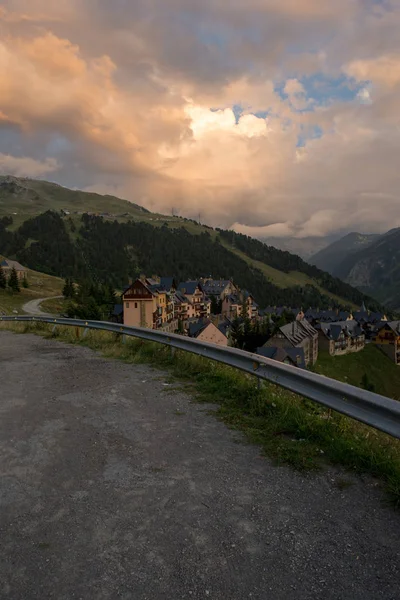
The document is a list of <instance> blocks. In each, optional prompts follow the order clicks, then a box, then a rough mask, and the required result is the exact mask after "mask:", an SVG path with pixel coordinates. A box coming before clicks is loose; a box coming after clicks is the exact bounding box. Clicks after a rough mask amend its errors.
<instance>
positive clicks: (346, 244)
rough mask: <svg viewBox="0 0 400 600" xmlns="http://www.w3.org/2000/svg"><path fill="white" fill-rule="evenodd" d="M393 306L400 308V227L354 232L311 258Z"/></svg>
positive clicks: (382, 301) (318, 264)
mask: <svg viewBox="0 0 400 600" xmlns="http://www.w3.org/2000/svg"><path fill="white" fill-rule="evenodd" d="M310 262H313V263H314V264H316V265H317V266H318V267H319V268H322V269H324V270H326V271H328V272H329V273H331V274H332V275H333V276H335V277H340V279H342V280H343V281H346V282H347V283H349V284H350V285H352V286H353V287H356V288H357V289H359V290H360V291H362V292H363V293H365V294H368V295H371V296H373V297H374V298H376V299H377V300H378V301H379V302H381V303H382V304H384V305H385V306H387V307H388V308H391V309H393V310H400V228H395V229H391V230H390V231H388V232H387V233H384V234H382V235H379V234H378V235H364V234H360V233H351V234H349V235H348V236H345V237H344V238H342V239H341V240H338V241H337V242H335V243H334V244H331V245H330V246H328V247H327V248H325V249H324V250H322V251H321V252H318V253H317V254H316V255H315V256H314V257H312V258H311V259H310Z"/></svg>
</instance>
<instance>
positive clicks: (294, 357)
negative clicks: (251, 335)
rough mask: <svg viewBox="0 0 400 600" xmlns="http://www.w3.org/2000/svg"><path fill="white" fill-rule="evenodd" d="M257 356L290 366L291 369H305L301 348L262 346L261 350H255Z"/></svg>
mask: <svg viewBox="0 0 400 600" xmlns="http://www.w3.org/2000/svg"><path fill="white" fill-rule="evenodd" d="M257 354H259V355H260V356H264V357H265V358H272V359H273V360H277V361H278V362H281V363H285V364H286V365H291V366H292V367H298V368H299V369H305V368H306V362H305V356H304V349H303V348H293V347H286V348H278V347H277V346H269V347H266V346H263V347H262V348H257Z"/></svg>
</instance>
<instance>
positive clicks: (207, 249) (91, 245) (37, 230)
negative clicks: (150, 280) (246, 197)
mask: <svg viewBox="0 0 400 600" xmlns="http://www.w3.org/2000/svg"><path fill="white" fill-rule="evenodd" d="M8 225H9V222H8V221H5V220H4V219H3V221H0V253H2V254H4V255H7V256H9V257H13V256H14V257H16V258H17V259H18V260H19V261H20V262H22V263H23V264H26V265H27V266H29V267H30V268H34V269H36V270H39V271H42V272H44V273H49V274H52V275H59V276H61V277H66V276H72V277H74V278H90V279H93V280H98V281H104V282H109V283H112V284H113V285H114V286H116V287H119V288H121V287H122V286H123V285H124V284H126V282H127V281H128V279H129V278H133V277H136V276H138V275H139V274H140V273H142V272H143V273H146V274H148V275H151V274H164V275H175V276H176V277H177V278H178V279H188V278H198V277H201V276H212V277H214V278H220V277H221V278H233V279H234V280H235V282H236V283H237V284H238V285H239V286H240V287H241V288H245V289H249V290H251V291H252V293H253V294H254V295H255V297H256V300H257V301H258V303H259V304H260V305H261V306H266V305H270V304H272V305H282V304H286V305H292V306H304V307H308V306H316V307H321V308H327V307H329V306H334V305H341V306H345V305H350V304H361V302H362V301H363V300H364V299H365V296H364V295H363V294H362V293H360V292H359V291H357V290H355V289H353V288H351V287H350V286H349V285H347V284H344V283H343V282H341V281H340V280H337V279H335V278H333V277H331V276H330V275H328V274H327V273H323V272H322V271H320V270H319V269H317V268H316V267H312V266H310V265H308V264H307V263H305V262H304V261H303V260H302V259H301V258H299V257H297V256H294V255H291V254H290V253H289V252H282V251H280V250H277V249H275V248H272V247H269V246H266V245H265V244H262V243H261V242H259V241H257V240H253V239H252V238H248V237H246V236H242V235H239V234H235V233H233V232H226V231H218V232H215V231H214V230H211V231H208V230H206V229H204V230H203V231H202V233H200V234H197V235H193V234H192V233H190V232H189V231H188V230H187V229H185V228H183V227H181V228H169V227H168V226H166V225H164V226H162V227H154V226H153V225H151V224H149V223H145V222H135V221H129V222H127V223H120V222H117V221H110V220H105V219H103V218H101V217H95V216H89V215H87V214H84V215H82V217H80V220H79V221H78V222H77V221H76V220H73V219H71V218H69V217H65V218H62V217H61V216H60V215H59V214H58V213H56V212H52V211H47V212H46V213H44V214H42V215H38V216H36V217H33V218H31V219H28V220H26V221H25V222H24V223H23V224H22V225H21V226H20V227H19V228H18V229H17V230H16V231H14V232H12V231H9V230H8V229H7V227H8ZM228 238H229V240H230V241H231V242H232V239H233V240H234V244H235V246H237V247H240V248H241V249H242V250H243V252H244V253H246V256H247V257H250V258H254V259H256V260H258V261H261V262H263V263H265V264H268V265H271V266H272V267H274V268H276V269H280V270H281V271H290V270H298V271H301V272H302V273H305V274H307V275H309V276H310V277H312V278H314V279H315V282H316V284H317V285H318V286H323V288H324V289H325V290H326V293H325V292H324V291H321V289H318V288H317V287H315V286H313V285H310V284H306V285H303V286H294V287H289V288H286V289H283V288H281V287H277V286H276V285H275V284H274V283H272V282H271V281H269V280H268V278H267V277H266V276H265V274H264V273H263V272H262V271H261V270H260V269H258V268H254V267H252V266H251V265H249V263H248V261H247V260H244V259H242V258H240V257H238V256H237V255H236V254H235V253H234V252H231V251H230V250H229V249H228V248H226V247H225V245H223V243H221V242H223V241H224V240H225V239H228ZM310 281H312V279H310ZM330 293H331V294H335V295H340V296H341V297H342V298H343V301H342V302H340V303H339V302H337V301H334V300H333V299H332V297H330V296H329V295H328V294H330ZM367 300H368V304H369V307H370V308H375V307H377V306H378V305H377V303H376V302H375V303H374V302H373V301H372V300H370V299H367Z"/></svg>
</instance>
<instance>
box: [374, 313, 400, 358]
mask: <svg viewBox="0 0 400 600" xmlns="http://www.w3.org/2000/svg"><path fill="white" fill-rule="evenodd" d="M373 341H374V343H375V344H376V345H377V346H378V348H380V349H381V350H382V352H384V353H385V354H386V355H387V356H389V358H390V359H391V360H393V362H394V363H395V364H396V365H400V321H386V322H385V321H382V323H381V326H380V327H379V331H378V332H377V333H376V335H375V338H374V340H373Z"/></svg>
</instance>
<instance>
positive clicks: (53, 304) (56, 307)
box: [40, 298, 66, 315]
mask: <svg viewBox="0 0 400 600" xmlns="http://www.w3.org/2000/svg"><path fill="white" fill-rule="evenodd" d="M65 305H66V302H65V300H64V298H49V299H48V300H44V301H43V302H42V303H41V305H40V308H41V309H42V310H43V312H47V313H50V314H52V315H60V314H63V313H64V310H65Z"/></svg>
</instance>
